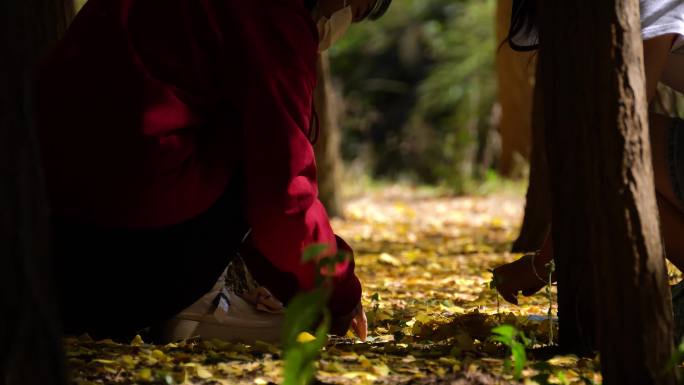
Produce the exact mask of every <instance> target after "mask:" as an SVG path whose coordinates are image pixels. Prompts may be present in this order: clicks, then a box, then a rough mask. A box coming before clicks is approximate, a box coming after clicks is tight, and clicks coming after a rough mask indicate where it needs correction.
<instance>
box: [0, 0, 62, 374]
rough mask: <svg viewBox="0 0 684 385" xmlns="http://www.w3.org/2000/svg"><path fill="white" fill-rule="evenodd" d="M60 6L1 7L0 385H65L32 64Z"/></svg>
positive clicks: (53, 34) (56, 29) (56, 28)
mask: <svg viewBox="0 0 684 385" xmlns="http://www.w3.org/2000/svg"><path fill="white" fill-rule="evenodd" d="M64 11H65V8H64V6H63V3H61V2H59V1H52V0H21V1H13V0H2V1H0V25H2V27H3V32H2V34H0V52H2V59H1V60H0V256H2V257H1V258H0V309H1V310H0V384H2V385H19V384H21V385H32V384H36V385H38V384H40V385H50V384H64V383H65V377H66V376H65V375H64V369H63V366H62V345H61V337H60V333H59V327H58V325H57V309H56V306H55V301H54V299H53V298H52V295H51V294H52V293H53V290H52V287H51V281H50V272H51V268H50V262H49V233H50V231H49V224H48V216H47V215H48V210H47V204H46V202H47V200H46V197H45V193H44V188H43V179H42V175H41V167H40V163H39V161H38V151H37V150H38V149H37V140H36V133H35V118H34V116H33V114H32V112H33V103H32V100H33V81H32V79H33V76H34V72H33V70H34V69H35V65H36V63H37V61H38V59H39V58H40V57H41V56H42V55H43V54H44V53H45V51H46V49H47V48H48V47H49V46H50V45H51V44H52V43H54V41H55V40H56V38H57V37H58V36H59V34H60V33H61V32H63V30H64V25H65V15H64Z"/></svg>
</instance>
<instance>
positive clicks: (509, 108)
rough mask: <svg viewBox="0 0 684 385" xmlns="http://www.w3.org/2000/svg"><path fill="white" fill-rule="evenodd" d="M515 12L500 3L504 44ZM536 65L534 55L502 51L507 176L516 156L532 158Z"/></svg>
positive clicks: (505, 1) (503, 169)
mask: <svg viewBox="0 0 684 385" xmlns="http://www.w3.org/2000/svg"><path fill="white" fill-rule="evenodd" d="M511 8H512V0H499V1H498V4H497V12H496V20H497V21H496V37H497V41H499V42H503V41H504V40H505V39H506V36H507V34H508V27H509V25H510V22H511ZM534 62H535V61H534V57H533V56H532V54H530V53H525V52H516V51H513V50H512V49H511V47H509V46H508V44H503V45H502V46H500V47H498V50H497V55H496V73H497V81H498V89H499V90H498V99H499V104H501V122H500V123H499V133H500V134H501V159H500V162H499V172H500V173H501V174H502V175H505V176H513V175H512V174H513V173H514V172H515V159H516V154H517V156H519V157H522V158H523V159H529V157H530V136H531V127H532V123H531V121H532V94H533V87H534V86H533V83H534V68H535V63H534Z"/></svg>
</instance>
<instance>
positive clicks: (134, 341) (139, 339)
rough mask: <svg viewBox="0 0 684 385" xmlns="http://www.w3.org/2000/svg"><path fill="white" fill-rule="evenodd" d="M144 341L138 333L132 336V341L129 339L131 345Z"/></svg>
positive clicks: (137, 344) (140, 344)
mask: <svg viewBox="0 0 684 385" xmlns="http://www.w3.org/2000/svg"><path fill="white" fill-rule="evenodd" d="M144 344H145V342H144V341H143V339H142V337H140V335H139V334H138V335H136V336H135V338H133V341H131V346H142V345H144Z"/></svg>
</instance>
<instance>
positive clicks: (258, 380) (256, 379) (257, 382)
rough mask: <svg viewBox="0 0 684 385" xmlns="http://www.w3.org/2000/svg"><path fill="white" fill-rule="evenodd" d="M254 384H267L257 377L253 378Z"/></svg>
mask: <svg viewBox="0 0 684 385" xmlns="http://www.w3.org/2000/svg"><path fill="white" fill-rule="evenodd" d="M254 383H255V384H256V385H266V384H268V381H266V380H264V379H263V378H261V377H258V378H255V379H254Z"/></svg>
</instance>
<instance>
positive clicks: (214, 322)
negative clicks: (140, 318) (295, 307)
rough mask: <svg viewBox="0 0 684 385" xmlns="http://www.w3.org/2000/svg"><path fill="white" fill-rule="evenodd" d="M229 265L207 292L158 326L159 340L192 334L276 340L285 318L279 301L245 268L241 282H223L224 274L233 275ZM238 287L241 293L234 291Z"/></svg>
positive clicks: (246, 340) (248, 340)
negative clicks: (255, 280)
mask: <svg viewBox="0 0 684 385" xmlns="http://www.w3.org/2000/svg"><path fill="white" fill-rule="evenodd" d="M236 263H240V262H239V261H238V262H236ZM241 268H244V267H241ZM229 269H230V267H229V268H228V269H226V271H224V272H223V274H221V276H220V277H219V279H218V280H217V281H216V284H215V285H214V287H213V288H212V289H211V290H210V291H209V292H208V293H207V294H205V295H204V296H202V298H200V299H199V300H198V301H197V302H195V303H194V304H192V305H190V306H189V307H188V308H186V309H185V310H183V311H182V312H180V313H179V314H178V315H176V316H175V317H173V318H172V319H171V320H169V321H167V322H166V323H165V324H164V325H163V326H162V327H161V330H160V335H161V336H160V339H161V342H162V343H168V342H173V341H179V340H185V339H188V338H192V337H200V338H202V339H207V340H211V339H220V340H224V341H228V342H243V343H254V342H255V341H264V342H271V343H274V342H278V341H280V337H281V334H282V327H283V323H284V321H285V315H284V308H283V307H282V304H280V303H279V302H278V301H277V300H276V299H275V298H274V297H272V296H271V295H270V293H269V292H268V290H266V289H265V288H263V287H259V286H258V285H257V284H256V283H255V282H254V281H253V279H251V276H250V275H249V273H248V272H246V270H245V271H244V272H243V273H244V274H245V275H246V277H245V279H244V280H243V281H242V282H241V283H240V284H241V285H242V286H241V285H240V284H238V285H232V284H231V283H232V282H227V279H226V277H227V276H229V275H230V276H234V274H232V273H234V272H233V271H231V272H230V274H229ZM238 271H240V270H239V269H238ZM245 282H247V283H248V284H247V285H246V287H245ZM231 286H232V287H231ZM235 287H241V288H240V289H236V288H235ZM245 289H246V290H248V291H246V290H245ZM238 290H239V291H241V292H242V293H240V294H241V295H238V294H236V291H238ZM248 299H249V300H248Z"/></svg>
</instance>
